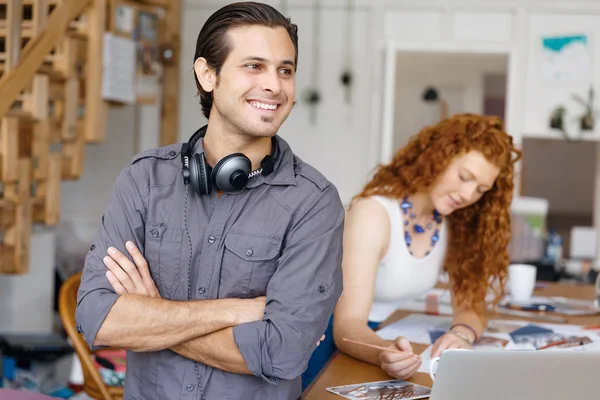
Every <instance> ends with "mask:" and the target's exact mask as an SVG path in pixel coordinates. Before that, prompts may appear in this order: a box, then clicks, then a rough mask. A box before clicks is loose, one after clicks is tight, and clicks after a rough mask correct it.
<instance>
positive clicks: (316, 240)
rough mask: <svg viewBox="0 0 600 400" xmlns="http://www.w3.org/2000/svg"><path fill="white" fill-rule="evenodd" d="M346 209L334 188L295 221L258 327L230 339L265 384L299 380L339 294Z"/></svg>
mask: <svg viewBox="0 0 600 400" xmlns="http://www.w3.org/2000/svg"><path fill="white" fill-rule="evenodd" d="M343 227H344V208H343V206H342V203H341V201H340V198H339V195H338V193H337V190H336V189H335V187H334V186H333V185H330V186H329V187H327V188H326V189H325V190H324V191H323V192H321V193H319V196H318V198H317V199H316V200H315V201H313V205H312V206H311V207H309V208H308V211H306V212H305V214H304V216H302V217H301V218H300V219H298V220H297V222H296V223H295V224H294V225H293V227H292V228H291V230H290V231H289V233H288V235H287V237H286V239H285V240H286V246H285V248H284V249H283V251H282V254H281V256H280V259H279V260H278V265H277V270H276V272H275V274H274V275H273V277H272V278H271V281H270V282H269V285H268V288H267V306H266V308H265V316H264V319H263V320H262V321H256V322H249V323H244V324H240V325H236V326H234V328H233V336H234V340H235V343H236V345H237V346H238V348H239V350H240V352H241V354H242V356H243V357H244V360H245V362H246V364H247V366H248V368H249V369H250V371H252V373H253V374H254V375H256V376H258V377H262V378H263V379H265V380H266V381H267V382H269V383H273V384H276V383H277V382H278V380H279V379H284V380H291V379H295V378H297V377H298V376H300V375H301V374H302V373H303V372H304V370H305V369H306V367H307V365H308V360H309V359H310V356H311V355H312V353H313V351H314V350H315V348H316V346H317V341H318V339H319V338H320V337H321V335H322V334H323V333H324V332H325V330H326V328H327V324H328V322H329V318H330V317H331V315H332V314H333V310H334V308H335V305H336V303H337V301H338V299H339V297H340V295H341V293H342V269H341V262H342V235H343Z"/></svg>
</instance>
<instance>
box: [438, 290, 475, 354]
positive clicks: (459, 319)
mask: <svg viewBox="0 0 600 400" xmlns="http://www.w3.org/2000/svg"><path fill="white" fill-rule="evenodd" d="M450 287H451V288H452V289H451V290H452V309H453V310H454V315H453V317H452V330H451V331H450V332H448V333H446V334H445V335H443V336H441V337H440V338H438V340H436V342H435V343H434V345H433V348H432V350H431V356H432V357H438V356H440V355H441V354H442V352H443V351H444V350H447V349H455V348H471V347H472V345H473V343H474V342H475V340H476V339H479V338H481V335H482V334H483V332H484V331H485V329H486V326H487V321H486V319H485V316H480V315H478V314H477V313H476V312H475V307H474V304H466V303H463V304H458V302H457V301H456V296H455V293H454V285H452V280H450ZM483 309H484V310H485V307H483ZM465 339H466V340H465Z"/></svg>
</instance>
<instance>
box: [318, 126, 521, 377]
mask: <svg viewBox="0 0 600 400" xmlns="http://www.w3.org/2000/svg"><path fill="white" fill-rule="evenodd" d="M520 156H521V153H520V151H519V150H517V149H516V147H515V146H514V144H513V141H512V137H511V136H510V135H509V134H507V133H506V132H505V130H504V127H503V124H502V122H501V120H500V119H499V118H497V117H488V116H480V115H473V114H461V115H455V116H453V117H451V118H448V119H445V120H443V121H441V122H439V123H438V124H437V125H435V126H427V127H425V128H424V129H423V130H421V132H420V133H419V134H418V135H416V136H415V137H413V138H412V139H411V140H410V142H409V143H408V144H407V145H406V146H405V147H403V148H402V149H400V150H399V151H398V152H397V153H396V155H395V156H394V157H393V160H392V161H391V163H389V164H387V165H382V166H380V167H379V168H378V170H377V171H376V173H375V175H374V176H373V178H372V179H371V180H370V182H368V184H367V185H366V186H365V188H364V190H363V191H362V192H361V193H360V194H358V195H357V196H355V198H354V199H353V200H352V202H351V204H350V207H349V209H348V211H347V215H346V226H345V231H344V242H343V247H344V255H343V261H342V266H343V271H344V291H343V293H342V296H341V297H340V300H339V301H338V304H337V307H336V310H335V313H334V316H333V318H332V320H333V339H334V341H335V346H337V347H338V348H339V349H340V350H341V351H342V352H344V353H347V354H349V355H351V356H353V357H355V358H358V359H360V360H363V361H366V362H369V363H372V364H375V365H380V366H381V368H382V369H383V370H384V371H386V372H387V373H388V374H389V375H391V376H393V377H395V378H399V379H407V378H409V377H410V376H412V375H413V374H414V373H415V372H416V371H417V370H418V368H419V366H420V362H421V361H420V358H419V357H417V356H416V355H415V354H413V352H412V348H411V346H410V344H409V343H408V341H407V340H406V339H404V338H397V339H396V340H395V341H394V343H393V344H391V345H390V342H388V341H386V340H383V339H382V338H380V337H379V336H378V335H377V334H376V333H375V332H374V331H373V328H374V327H375V326H376V325H377V324H378V323H380V322H382V321H383V320H385V319H386V318H387V317H389V316H390V315H391V314H392V313H393V312H394V311H395V310H396V309H397V306H398V304H399V303H401V302H402V301H405V300H408V299H411V298H416V297H418V296H421V295H423V294H424V293H426V292H427V291H428V290H430V289H431V288H433V287H434V286H435V284H436V283H437V282H438V278H439V277H440V274H441V273H443V272H447V274H448V277H449V280H450V288H451V293H452V300H453V305H454V307H453V310H454V315H453V324H452V327H451V329H450V330H449V331H448V332H447V333H446V334H445V335H443V336H442V337H440V338H439V339H438V340H437V341H436V342H435V344H434V347H433V352H432V355H433V356H437V355H439V354H441V352H442V351H443V350H445V349H450V348H470V347H471V346H472V345H473V343H474V342H475V341H476V340H477V339H478V338H479V337H480V336H481V334H482V333H483V331H484V330H485V326H486V324H487V322H486V320H485V317H484V312H485V308H486V305H485V296H486V292H487V291H488V288H489V289H491V290H492V291H493V292H494V294H495V298H496V300H499V299H500V298H501V297H502V296H503V293H504V289H503V288H504V284H505V282H506V278H507V267H508V262H509V260H508V254H507V246H508V243H509V240H510V232H511V228H510V214H509V213H510V204H511V201H512V196H513V178H514V163H515V162H516V161H517V160H518V159H519V158H520ZM327 333H328V334H327V335H326V336H327V337H329V338H330V341H329V343H327V339H326V342H323V343H321V345H320V346H319V348H317V350H316V351H315V353H314V354H313V359H311V362H312V364H313V366H312V368H313V371H314V370H315V369H316V368H318V367H317V364H322V363H323V360H326V359H327V358H329V356H330V355H331V353H332V352H333V350H334V349H335V346H334V344H333V341H332V340H331V331H330V332H327ZM342 338H350V339H354V340H359V341H363V342H367V343H371V344H374V345H378V346H385V347H388V348H390V349H391V350H392V349H393V350H396V351H380V350H375V349H371V348H366V347H363V346H357V345H355V344H351V343H347V342H344V341H343V340H342ZM328 352H331V353H329V354H327V353H328ZM310 368H311V364H310V363H309V369H310Z"/></svg>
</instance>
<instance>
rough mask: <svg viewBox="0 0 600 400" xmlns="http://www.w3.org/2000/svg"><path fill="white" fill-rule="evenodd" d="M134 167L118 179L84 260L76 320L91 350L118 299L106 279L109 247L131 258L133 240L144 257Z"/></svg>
mask: <svg viewBox="0 0 600 400" xmlns="http://www.w3.org/2000/svg"><path fill="white" fill-rule="evenodd" d="M134 167H135V166H132V165H130V166H128V167H127V168H125V169H124V170H123V171H122V172H121V173H120V174H119V176H118V177H117V180H116V182H115V185H114V188H113V193H112V195H111V198H110V201H109V203H108V205H107V207H106V210H105V213H104V215H103V216H102V221H101V225H100V229H99V232H98V234H97V235H96V237H95V239H94V241H93V243H92V245H91V247H90V250H89V252H88V253H87V255H86V258H85V265H84V268H83V273H82V277H81V285H80V287H79V291H78V293H77V309H76V312H75V319H76V322H77V330H78V331H79V332H80V333H82V334H83V336H84V338H85V340H86V342H87V343H88V345H89V346H90V348H92V349H96V348H98V346H95V345H94V341H95V340H96V335H97V333H98V330H99V329H100V327H101V326H102V323H103V322H104V319H105V318H106V316H107V315H108V313H109V311H110V309H111V308H112V306H113V304H114V303H115V301H116V300H117V298H118V295H117V294H116V293H115V291H114V290H113V288H112V286H111V285H110V282H109V281H108V279H107V278H106V271H107V268H106V266H105V265H104V263H103V261H102V259H103V258H104V257H105V256H106V255H107V249H108V247H111V246H113V247H115V248H117V249H119V250H120V251H121V252H122V253H123V254H128V253H127V251H126V249H125V243H126V242H127V241H128V240H130V241H132V242H134V243H135V244H136V245H137V246H138V248H139V249H140V251H141V252H142V254H143V251H144V238H145V233H144V220H145V207H144V202H143V200H142V196H141V194H140V192H139V190H138V187H137V186H136V184H135V180H134V178H133V176H132V175H135V174H136V172H137V173H138V174H137V175H139V169H138V170H136V169H135V168H134ZM136 177H137V176H136Z"/></svg>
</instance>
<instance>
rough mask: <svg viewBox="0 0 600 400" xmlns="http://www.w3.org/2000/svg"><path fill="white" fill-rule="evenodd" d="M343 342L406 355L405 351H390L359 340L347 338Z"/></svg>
mask: <svg viewBox="0 0 600 400" xmlns="http://www.w3.org/2000/svg"><path fill="white" fill-rule="evenodd" d="M342 340H343V341H344V342H348V343H352V344H358V345H360V346H365V347H370V348H372V349H377V350H383V351H392V352H394V353H404V352H403V351H400V350H394V349H390V348H387V347H383V346H377V345H376V344H370V343H365V342H360V341H358V340H352V339H347V338H343V339H342ZM413 354H414V353H413ZM415 356H417V357H419V358H420V357H421V356H420V355H418V354H415Z"/></svg>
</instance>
